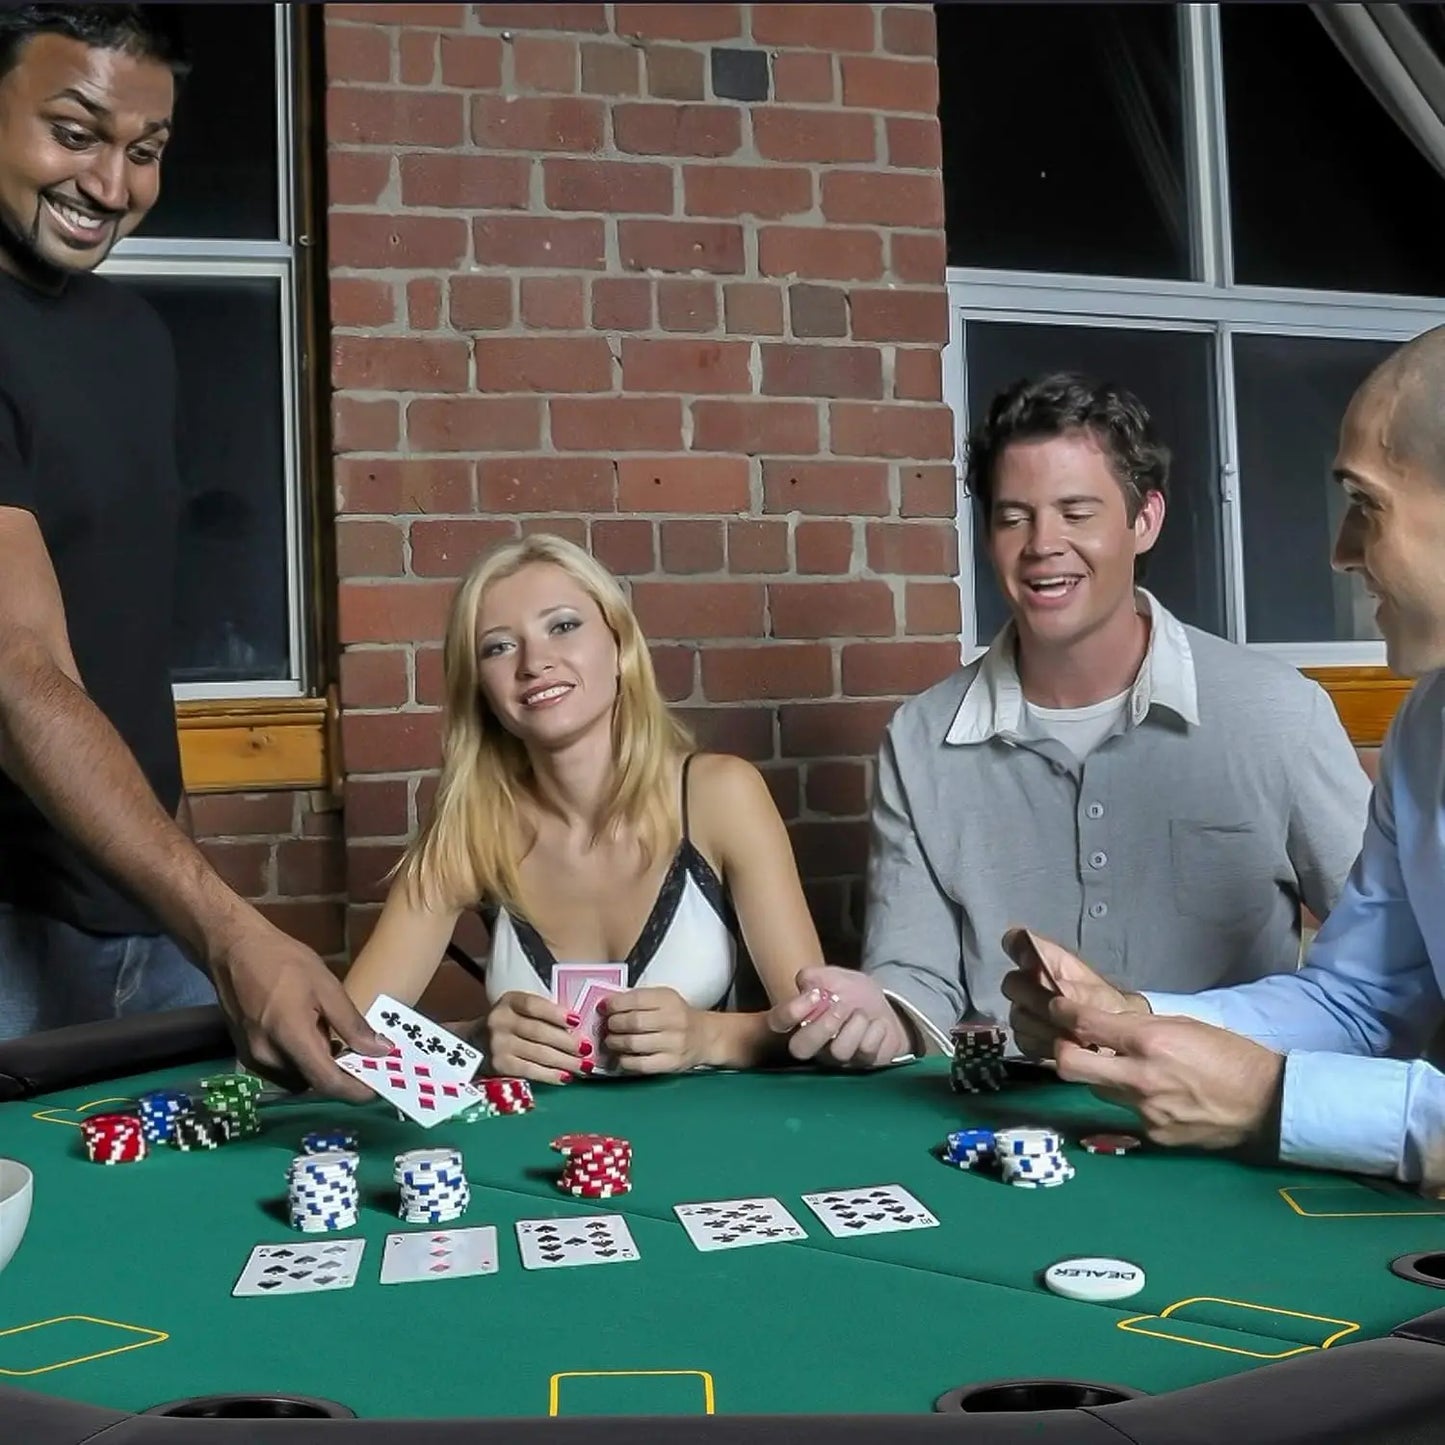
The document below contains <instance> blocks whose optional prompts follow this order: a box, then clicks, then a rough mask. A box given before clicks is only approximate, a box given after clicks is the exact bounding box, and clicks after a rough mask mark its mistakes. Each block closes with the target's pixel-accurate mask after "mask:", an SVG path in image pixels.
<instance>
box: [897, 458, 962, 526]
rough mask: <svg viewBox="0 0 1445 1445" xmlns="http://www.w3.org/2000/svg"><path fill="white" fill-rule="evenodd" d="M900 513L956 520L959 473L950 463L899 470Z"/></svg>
mask: <svg viewBox="0 0 1445 1445" xmlns="http://www.w3.org/2000/svg"><path fill="white" fill-rule="evenodd" d="M898 491H899V506H898V512H899V515H900V516H904V517H957V515H958V474H957V473H956V472H955V471H954V469H953V464H952V463H951V462H949V463H946V464H939V465H938V466H932V467H900V468H899V471H898Z"/></svg>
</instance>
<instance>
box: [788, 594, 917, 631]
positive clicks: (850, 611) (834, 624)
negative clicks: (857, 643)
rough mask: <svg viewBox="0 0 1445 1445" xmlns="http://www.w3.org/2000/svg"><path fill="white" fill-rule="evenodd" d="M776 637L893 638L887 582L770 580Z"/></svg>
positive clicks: (891, 610)
mask: <svg viewBox="0 0 1445 1445" xmlns="http://www.w3.org/2000/svg"><path fill="white" fill-rule="evenodd" d="M768 610H769V612H770V614H771V616H772V626H771V628H770V635H771V636H773V637H891V636H892V635H893V631H894V620H893V592H892V589H891V588H890V587H889V586H888V584H887V583H886V582H770V583H769V584H768Z"/></svg>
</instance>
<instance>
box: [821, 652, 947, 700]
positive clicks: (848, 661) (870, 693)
mask: <svg viewBox="0 0 1445 1445" xmlns="http://www.w3.org/2000/svg"><path fill="white" fill-rule="evenodd" d="M958 665H959V651H958V643H957V642H854V643H850V644H849V645H848V646H846V647H845V648H844V649H843V691H844V692H845V693H847V694H848V695H849V696H850V697H876V696H880V695H883V694H895V695H903V696H907V697H912V696H913V695H914V694H915V693H920V692H923V691H924V690H925V689H927V688H930V687H932V686H933V684H934V683H935V682H941V681H942V680H943V679H944V678H945V677H947V676H948V675H949V673H951V672H953V671H955V670H956V669H957V667H958Z"/></svg>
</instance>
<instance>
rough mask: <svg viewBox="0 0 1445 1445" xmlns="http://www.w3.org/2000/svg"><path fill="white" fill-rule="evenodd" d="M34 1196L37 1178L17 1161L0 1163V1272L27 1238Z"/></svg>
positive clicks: (3, 1160) (1, 1160)
mask: <svg viewBox="0 0 1445 1445" xmlns="http://www.w3.org/2000/svg"><path fill="white" fill-rule="evenodd" d="M34 1193H35V1176H34V1175H33V1174H32V1173H31V1172H30V1170H29V1169H27V1168H26V1167H25V1165H23V1164H21V1163H19V1162H18V1161H17V1160H15V1159H0V1269H4V1268H5V1266H6V1265H7V1264H9V1263H10V1259H11V1256H12V1255H13V1254H14V1253H15V1251H16V1250H17V1249H19V1247H20V1241H21V1240H22V1239H24V1238H25V1226H26V1225H27V1224H29V1223H30V1201H31V1198H32V1197H33V1195H34Z"/></svg>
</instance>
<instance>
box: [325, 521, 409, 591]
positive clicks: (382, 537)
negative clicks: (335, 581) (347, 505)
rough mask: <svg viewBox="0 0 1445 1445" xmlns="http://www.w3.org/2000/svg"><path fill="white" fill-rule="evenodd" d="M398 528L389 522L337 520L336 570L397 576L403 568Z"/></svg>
mask: <svg viewBox="0 0 1445 1445" xmlns="http://www.w3.org/2000/svg"><path fill="white" fill-rule="evenodd" d="M403 541H404V538H403V536H402V530H401V527H400V526H398V525H397V523H395V522H392V521H379V522H358V521H356V520H355V519H354V518H350V517H341V518H339V519H338V520H337V523H336V571H337V574H338V576H341V577H400V576H401V575H402V573H403V572H405V571H406V559H405V556H404V555H403V551H404V549H403V547H402V543H403Z"/></svg>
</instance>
